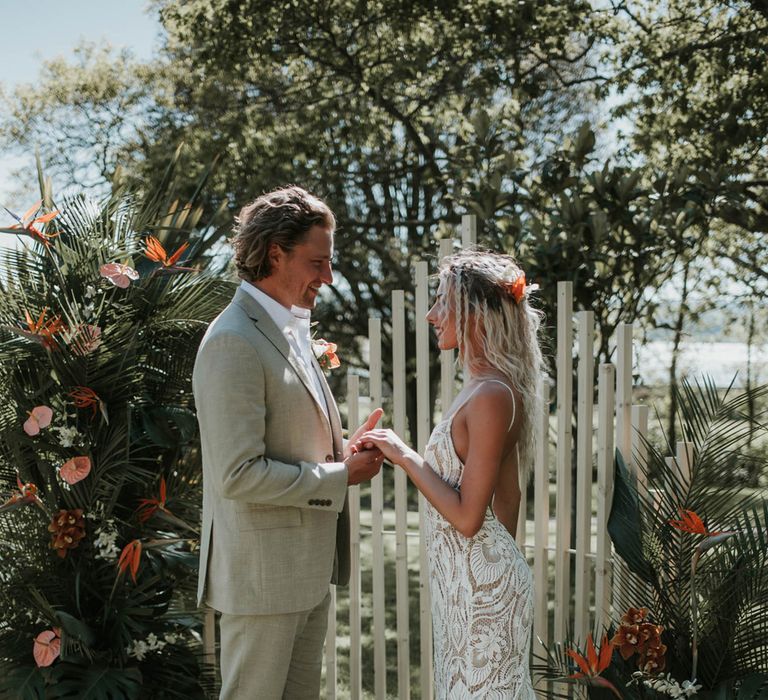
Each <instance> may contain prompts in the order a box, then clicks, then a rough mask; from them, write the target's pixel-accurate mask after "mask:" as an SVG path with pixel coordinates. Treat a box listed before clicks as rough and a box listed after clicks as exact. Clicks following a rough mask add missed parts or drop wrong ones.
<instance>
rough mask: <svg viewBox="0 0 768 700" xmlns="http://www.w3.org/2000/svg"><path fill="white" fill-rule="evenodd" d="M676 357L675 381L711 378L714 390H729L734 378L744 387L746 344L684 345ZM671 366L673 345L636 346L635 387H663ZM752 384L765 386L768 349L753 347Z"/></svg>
mask: <svg viewBox="0 0 768 700" xmlns="http://www.w3.org/2000/svg"><path fill="white" fill-rule="evenodd" d="M680 347H681V352H680V355H679V357H678V364H677V366H678V372H677V374H678V377H682V376H683V375H687V376H688V377H689V378H695V377H697V376H699V377H701V376H702V375H705V374H707V375H709V376H711V377H712V378H713V379H714V381H715V383H716V384H717V386H728V385H729V384H730V383H731V381H732V380H733V376H734V374H736V382H735V384H734V386H738V387H743V386H744V383H745V381H746V378H747V346H746V344H745V343H709V342H688V343H683V344H682V345H681V346H680ZM671 362H672V343H670V342H667V341H652V342H649V343H647V344H646V345H644V346H641V345H639V344H638V345H636V346H635V357H634V372H635V373H639V375H640V380H639V382H638V383H640V384H646V385H649V386H656V385H659V384H666V383H667V382H668V381H669V367H670V364H671ZM752 381H753V384H765V383H768V345H755V346H753V347H752Z"/></svg>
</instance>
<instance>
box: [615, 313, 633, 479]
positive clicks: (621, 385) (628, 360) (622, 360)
mask: <svg viewBox="0 0 768 700" xmlns="http://www.w3.org/2000/svg"><path fill="white" fill-rule="evenodd" d="M632 330H633V327H632V324H631V323H620V324H619V327H618V329H617V331H616V335H617V338H616V354H617V360H616V361H617V365H616V447H617V448H618V449H619V451H620V452H621V456H622V457H623V458H624V464H626V465H627V469H629V470H630V472H631V471H632Z"/></svg>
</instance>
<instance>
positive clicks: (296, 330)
mask: <svg viewBox="0 0 768 700" xmlns="http://www.w3.org/2000/svg"><path fill="white" fill-rule="evenodd" d="M240 288H241V289H243V290H245V291H246V292H248V294H250V295H251V296H252V297H253V298H254V299H255V300H256V301H257V302H258V303H259V304H260V305H261V306H262V308H263V309H264V310H265V311H266V312H267V313H268V314H269V317H270V318H271V319H272V320H273V321H274V322H275V325H276V326H277V327H278V328H279V329H280V330H281V331H282V332H283V335H284V336H285V338H286V340H287V341H288V342H289V343H290V345H291V347H292V348H293V350H294V352H295V353H296V355H297V357H298V358H299V360H300V361H301V362H302V364H303V365H304V369H305V370H306V371H307V374H308V375H309V377H310V379H311V380H312V383H313V385H314V390H315V396H316V397H317V400H318V402H319V403H320V407H321V408H322V409H323V411H324V412H325V415H326V416H327V415H328V406H327V405H326V403H325V394H324V393H323V385H322V383H321V381H320V377H319V376H318V375H317V372H316V371H315V363H313V362H312V357H313V353H312V339H311V337H310V331H309V324H310V316H311V312H310V310H309V309H304V308H302V307H300V306H292V307H291V308H290V309H288V308H286V307H285V306H283V305H282V304H281V303H280V302H279V301H276V300H275V299H273V298H272V297H271V296H269V294H267V293H266V292H262V291H261V289H259V288H258V287H256V286H254V285H252V284H251V283H250V282H246V281H245V280H243V281H242V282H240Z"/></svg>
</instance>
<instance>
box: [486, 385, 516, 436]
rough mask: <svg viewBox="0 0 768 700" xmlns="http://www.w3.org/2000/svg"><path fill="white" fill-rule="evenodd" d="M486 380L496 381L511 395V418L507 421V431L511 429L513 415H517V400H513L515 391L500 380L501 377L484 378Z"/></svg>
mask: <svg viewBox="0 0 768 700" xmlns="http://www.w3.org/2000/svg"><path fill="white" fill-rule="evenodd" d="M486 381H487V382H496V383H497V384H501V385H502V386H503V387H505V388H506V389H507V391H509V395H510V396H511V397H512V420H511V421H510V423H509V427H508V428H507V432H509V431H510V430H512V426H513V425H514V424H515V417H516V416H517V402H516V401H515V392H514V391H512V387H511V386H509V384H507V383H506V382H502V381H501V379H486Z"/></svg>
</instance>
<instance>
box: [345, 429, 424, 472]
mask: <svg viewBox="0 0 768 700" xmlns="http://www.w3.org/2000/svg"><path fill="white" fill-rule="evenodd" d="M374 448H378V449H379V450H381V452H382V454H383V455H384V459H387V460H389V461H390V462H392V463H393V464H400V465H402V463H403V461H404V460H405V458H406V457H407V456H408V455H409V454H412V453H413V450H411V448H410V447H408V445H406V444H405V443H404V442H403V441H402V440H401V439H400V438H399V437H398V436H397V434H396V433H395V432H394V431H393V430H389V429H386V430H385V429H379V430H369V431H368V432H367V433H365V434H363V435H362V436H361V437H360V439H359V440H358V441H357V443H356V444H355V450H356V451H361V450H371V449H374Z"/></svg>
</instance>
